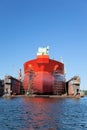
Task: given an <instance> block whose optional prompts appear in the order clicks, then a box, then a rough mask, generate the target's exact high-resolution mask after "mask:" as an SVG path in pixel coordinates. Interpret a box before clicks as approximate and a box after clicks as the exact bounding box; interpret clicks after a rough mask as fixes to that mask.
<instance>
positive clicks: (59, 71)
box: [24, 55, 65, 95]
mask: <svg viewBox="0 0 87 130" xmlns="http://www.w3.org/2000/svg"><path fill="white" fill-rule="evenodd" d="M24 90H25V92H26V91H28V90H29V91H30V92H31V93H37V94H59V95H61V94H64V93H65V77H64V64H63V63H61V62H58V61H56V60H52V59H50V58H49V56H48V55H41V56H37V58H36V59H34V60H30V61H27V62H25V63H24Z"/></svg>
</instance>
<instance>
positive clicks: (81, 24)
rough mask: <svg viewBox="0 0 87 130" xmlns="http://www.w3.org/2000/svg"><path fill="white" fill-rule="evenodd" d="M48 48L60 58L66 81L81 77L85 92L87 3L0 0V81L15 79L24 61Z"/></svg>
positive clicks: (53, 55)
mask: <svg viewBox="0 0 87 130" xmlns="http://www.w3.org/2000/svg"><path fill="white" fill-rule="evenodd" d="M47 45H49V46H50V51H49V55H50V58H54V59H55V60H60V57H61V56H62V57H63V60H64V63H65V66H66V71H67V73H66V79H67V80H68V79H70V78H71V77H72V76H74V75H79V76H80V78H81V89H87V69H86V68H87V57H86V55H87V54H86V53H87V0H0V61H1V62H0V78H1V79H3V78H4V76H5V75H12V76H14V77H18V69H19V68H22V70H23V64H24V62H26V61H28V60H31V59H34V58H36V53H37V49H38V47H43V46H44V47H45V46H47Z"/></svg>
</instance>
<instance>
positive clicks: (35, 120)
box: [0, 96, 87, 130]
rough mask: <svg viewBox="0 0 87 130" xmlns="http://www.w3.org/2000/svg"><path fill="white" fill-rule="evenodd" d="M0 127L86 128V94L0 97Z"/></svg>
mask: <svg viewBox="0 0 87 130" xmlns="http://www.w3.org/2000/svg"><path fill="white" fill-rule="evenodd" d="M0 130H87V97H86V96H85V97H83V98H80V99H75V98H29V97H16V98H0Z"/></svg>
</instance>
